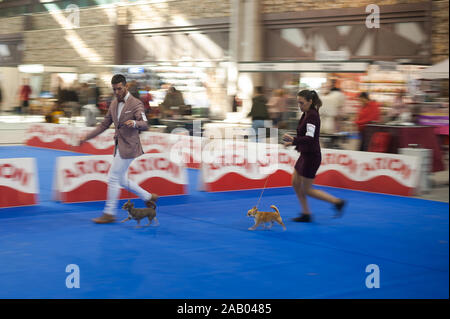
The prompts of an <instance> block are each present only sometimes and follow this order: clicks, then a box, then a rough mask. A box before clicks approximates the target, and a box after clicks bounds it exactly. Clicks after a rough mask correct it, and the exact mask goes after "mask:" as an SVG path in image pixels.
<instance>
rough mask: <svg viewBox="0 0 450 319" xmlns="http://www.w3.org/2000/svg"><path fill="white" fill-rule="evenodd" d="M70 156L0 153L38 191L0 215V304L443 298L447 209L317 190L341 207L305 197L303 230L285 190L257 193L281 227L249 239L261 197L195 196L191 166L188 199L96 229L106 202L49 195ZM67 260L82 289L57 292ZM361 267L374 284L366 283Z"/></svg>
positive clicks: (29, 150) (22, 150) (16, 149)
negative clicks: (32, 170) (143, 217)
mask: <svg viewBox="0 0 450 319" xmlns="http://www.w3.org/2000/svg"><path fill="white" fill-rule="evenodd" d="M72 155H80V154H78V153H70V152H64V151H55V150H47V149H40V148H33V147H27V146H4V147H0V158H17V157H34V158H36V159H37V167H38V171H39V184H40V185H39V186H40V192H41V193H40V198H39V205H37V206H31V207H21V208H3V209H0V287H1V289H0V298H2V299H10V298H18V299H28V298H43V299H53V298H58V299H72V298H77V299H78V298H80V299H91V298H92V299H115V298H121V299H122V298H125V299H131V298H133V299H144V298H145V299H407V298H414V299H428V298H429V299H448V298H449V267H448V266H449V247H448V241H449V205H448V203H443V202H436V201H429V200H422V199H417V198H407V197H400V196H390V195H383V194H374V193H367V192H358V191H352V190H345V189H337V188H330V187H318V188H321V189H323V190H326V191H327V192H329V193H331V194H333V195H335V196H337V197H341V198H344V199H347V200H348V205H347V206H346V208H345V213H344V216H343V217H342V218H340V219H333V218H332V216H333V214H334V210H333V208H332V206H331V205H330V204H328V203H324V202H321V201H318V200H315V199H309V203H310V206H311V209H312V211H313V214H314V222H313V223H310V224H303V223H294V222H292V221H291V220H290V218H292V217H295V216H297V215H298V213H299V211H300V205H299V203H298V201H297V199H296V196H295V194H294V191H293V189H292V188H277V189H266V190H265V192H264V195H263V197H262V200H261V203H260V205H259V207H260V209H261V210H270V208H269V207H270V205H272V204H275V205H276V206H277V207H278V208H279V210H280V213H281V216H282V218H283V220H284V223H285V224H286V226H287V230H286V231H282V228H281V227H280V226H279V225H278V224H274V226H273V228H272V229H271V230H263V229H258V230H256V231H249V230H248V227H250V226H251V225H253V220H252V219H250V218H248V217H247V216H246V213H247V210H248V209H250V208H251V207H252V206H254V205H255V204H256V202H257V200H258V197H259V195H260V192H261V191H260V190H250V191H235V192H224V193H206V192H200V191H198V190H197V180H198V173H199V172H198V171H196V170H191V169H189V170H188V174H189V187H188V193H189V194H188V195H186V196H173V197H162V198H161V199H160V200H159V202H158V203H159V206H158V210H157V212H158V219H159V222H160V225H159V226H157V227H155V226H150V227H143V228H140V229H137V228H135V226H136V222H135V221H128V222H126V223H115V224H108V225H97V224H94V223H93V222H92V221H91V219H92V218H94V217H97V216H99V215H100V214H101V213H102V208H103V206H104V202H93V203H79V204H62V203H59V202H55V201H52V199H51V190H52V181H53V168H54V164H55V159H56V157H57V156H72ZM155 192H157V190H155ZM134 202H135V205H136V206H137V207H143V203H142V202H141V201H140V200H137V199H136V200H134ZM122 203H123V201H121V202H120V204H122ZM125 217H126V213H125V211H119V213H118V219H119V220H121V219H123V218H125ZM143 224H146V221H145V222H143ZM69 264H76V265H78V267H79V274H80V288H72V289H69V288H67V287H66V278H67V277H68V276H69V275H70V273H67V272H66V266H67V265H69ZM370 264H375V265H377V266H378V267H379V283H380V286H379V288H371V289H369V288H367V287H366V278H367V277H368V276H369V275H371V274H370V273H368V272H366V266H367V265H370Z"/></svg>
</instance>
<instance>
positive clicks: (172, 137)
mask: <svg viewBox="0 0 450 319" xmlns="http://www.w3.org/2000/svg"><path fill="white" fill-rule="evenodd" d="M91 130H93V128H89V127H73V126H69V125H61V124H50V123H37V124H33V125H31V126H30V127H29V128H28V131H27V133H26V140H25V141H24V143H25V145H28V146H36V147H44V148H51V149H56V150H65V151H72V152H78V153H85V154H93V155H110V154H113V153H114V130H113V129H108V130H106V131H105V132H103V133H102V134H100V135H98V136H96V137H95V138H93V139H90V140H88V141H86V142H85V143H83V144H82V145H80V146H77V145H76V144H77V142H78V140H79V139H80V137H81V136H82V135H83V134H85V133H87V132H89V131H91ZM140 139H141V144H142V149H143V151H144V153H171V154H174V155H175V156H177V154H178V157H180V160H181V161H182V162H183V163H185V164H186V166H187V167H189V168H200V163H201V161H200V157H201V156H200V154H201V143H202V142H201V140H202V139H201V138H200V137H193V136H189V135H184V134H167V133H157V132H148V131H145V132H142V133H141V134H140ZM175 153H177V154H175Z"/></svg>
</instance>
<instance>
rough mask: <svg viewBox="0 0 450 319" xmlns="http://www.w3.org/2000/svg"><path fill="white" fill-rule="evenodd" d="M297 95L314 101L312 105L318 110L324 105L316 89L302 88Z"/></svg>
mask: <svg viewBox="0 0 450 319" xmlns="http://www.w3.org/2000/svg"><path fill="white" fill-rule="evenodd" d="M297 96H301V97H303V98H304V99H305V100H307V101H312V103H311V107H312V108H313V109H315V110H316V111H318V110H319V108H320V107H321V106H322V101H321V100H320V98H319V95H318V94H317V92H316V91H314V90H311V91H310V90H302V91H300V92H298V94H297Z"/></svg>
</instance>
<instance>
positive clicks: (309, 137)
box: [283, 90, 345, 222]
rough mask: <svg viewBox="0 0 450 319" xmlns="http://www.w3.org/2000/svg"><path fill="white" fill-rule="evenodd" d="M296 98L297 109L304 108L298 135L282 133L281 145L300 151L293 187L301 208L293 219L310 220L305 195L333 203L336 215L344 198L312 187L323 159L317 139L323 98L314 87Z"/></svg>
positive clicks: (343, 202)
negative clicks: (293, 146) (299, 212)
mask: <svg viewBox="0 0 450 319" xmlns="http://www.w3.org/2000/svg"><path fill="white" fill-rule="evenodd" d="M297 102H298V106H299V107H300V110H301V111H302V112H303V115H302V117H301V118H300V121H299V124H298V127H297V136H295V137H293V136H291V135H289V134H285V135H284V136H283V141H284V145H286V146H290V145H295V147H296V150H297V151H299V152H300V153H301V155H300V158H299V159H298V160H297V163H296V164H295V170H294V174H293V175H292V186H293V187H294V189H295V193H296V194H297V197H298V199H299V201H300V204H301V206H302V209H303V212H302V214H301V215H300V216H299V217H296V218H294V219H293V220H294V221H296V222H310V221H311V211H310V210H309V206H308V201H307V198H306V195H309V196H311V197H314V198H317V199H320V200H323V201H326V202H329V203H332V204H334V206H335V208H336V209H337V211H338V213H337V214H336V217H339V216H340V215H341V213H342V208H343V207H344V205H345V201H344V200H342V199H339V198H336V197H334V196H332V195H330V194H328V193H326V192H324V191H321V190H319V189H314V188H312V185H313V183H314V178H315V177H316V173H317V170H318V169H319V166H320V163H321V161H322V154H321V151H320V143H319V133H320V117H319V108H320V107H321V106H322V101H321V100H320V99H319V96H318V95H317V93H316V91H309V90H303V91H300V92H299V93H298V94H297Z"/></svg>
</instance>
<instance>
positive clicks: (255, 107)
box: [247, 86, 270, 141]
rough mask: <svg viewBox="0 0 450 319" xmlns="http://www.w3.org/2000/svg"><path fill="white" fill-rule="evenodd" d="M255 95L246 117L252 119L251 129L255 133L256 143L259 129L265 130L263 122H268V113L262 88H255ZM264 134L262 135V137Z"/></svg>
mask: <svg viewBox="0 0 450 319" xmlns="http://www.w3.org/2000/svg"><path fill="white" fill-rule="evenodd" d="M255 91H256V94H255V96H254V97H253V98H252V109H251V110H250V113H248V115H247V116H249V117H251V118H252V128H253V131H254V133H255V138H253V140H254V141H258V140H259V138H258V131H259V128H264V129H265V127H266V126H265V121H266V120H269V119H270V118H269V112H268V110H267V99H266V97H265V96H264V88H263V87H262V86H257V87H256V88H255ZM265 136H266V134H264V137H265Z"/></svg>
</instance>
